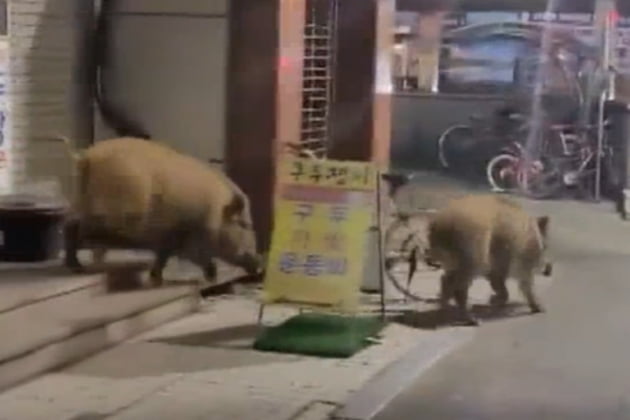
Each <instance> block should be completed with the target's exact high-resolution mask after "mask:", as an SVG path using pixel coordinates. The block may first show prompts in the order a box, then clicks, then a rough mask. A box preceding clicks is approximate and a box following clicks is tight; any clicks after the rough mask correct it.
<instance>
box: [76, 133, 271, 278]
mask: <svg viewBox="0 0 630 420" xmlns="http://www.w3.org/2000/svg"><path fill="white" fill-rule="evenodd" d="M76 160H77V169H78V170H77V177H78V188H77V190H78V191H76V202H75V211H76V214H75V215H74V217H72V218H71V220H70V221H69V223H68V224H67V228H66V265H67V266H69V267H71V268H74V269H81V268H82V265H81V263H80V262H79V260H78V258H77V251H78V249H79V247H80V246H81V243H83V242H85V241H87V242H92V243H95V244H97V245H99V246H102V247H110V246H112V244H115V245H118V246H120V245H122V246H133V247H141V248H148V249H152V250H154V251H155V254H156V259H155V263H154V265H153V267H152V269H151V279H152V281H153V282H154V283H155V284H156V285H159V284H161V283H162V271H163V269H164V267H165V265H166V263H167V261H168V259H169V258H170V257H171V256H179V257H182V258H185V259H188V260H189V261H191V262H193V263H195V264H197V265H199V266H201V267H202V268H203V270H204V272H205V274H206V277H208V278H211V279H213V278H214V277H215V276H216V266H215V264H214V262H213V259H214V258H215V257H218V258H220V259H222V260H224V261H226V262H228V263H230V264H233V265H236V266H239V267H242V268H244V269H245V270H246V271H247V272H248V273H250V274H255V273H257V272H258V271H259V269H260V265H261V259H260V256H259V255H258V254H257V249H256V239H255V232H254V229H253V225H252V217H251V211H250V205H249V200H248V199H247V197H246V196H245V194H244V193H243V192H242V191H241V190H240V189H239V188H238V187H237V186H236V185H235V184H234V183H232V182H231V181H230V180H229V179H228V178H227V177H226V176H224V175H223V174H222V173H221V172H220V171H218V170H216V169H214V168H211V167H210V166H208V165H206V164H205V163H204V162H201V161H199V160H197V159H194V158H192V157H189V156H186V155H183V154H181V153H178V152H176V151H175V150H173V149H171V148H169V147H167V146H165V145H162V144H159V143H156V142H154V141H147V140H144V139H136V138H129V137H124V138H117V139H111V140H105V141H101V142H98V143H96V144H95V145H94V146H92V147H90V148H88V149H86V150H85V151H83V152H82V153H81V154H79V155H77V156H76ZM100 244H102V245H100ZM101 256H102V253H101Z"/></svg>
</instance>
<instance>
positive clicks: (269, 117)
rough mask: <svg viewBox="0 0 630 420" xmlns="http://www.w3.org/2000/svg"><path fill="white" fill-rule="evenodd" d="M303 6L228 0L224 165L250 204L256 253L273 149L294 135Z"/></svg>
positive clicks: (265, 233)
mask: <svg viewBox="0 0 630 420" xmlns="http://www.w3.org/2000/svg"><path fill="white" fill-rule="evenodd" d="M304 3H305V0H233V1H232V2H231V3H230V8H231V10H230V53H229V64H228V73H229V74H228V95H227V97H228V100H227V113H226V125H227V129H226V134H227V143H226V158H227V159H226V164H227V165H226V166H227V171H228V174H229V175H230V177H232V178H233V179H234V181H235V182H236V183H237V184H238V185H240V186H241V188H242V189H243V190H244V192H245V193H246V194H247V195H248V196H249V197H250V200H251V204H252V213H253V218H254V224H255V227H256V230H257V232H258V234H259V235H258V240H259V246H260V248H261V249H263V250H265V249H267V248H268V246H269V240H270V233H271V230H272V215H273V196H274V186H275V182H276V181H275V179H276V176H275V170H276V166H277V165H276V162H277V159H278V156H279V152H280V143H282V142H286V141H289V140H292V141H295V140H296V139H299V136H300V110H301V106H302V104H301V77H302V76H301V75H302V71H301V68H302V54H303V52H302V48H301V42H302V37H303V26H304Z"/></svg>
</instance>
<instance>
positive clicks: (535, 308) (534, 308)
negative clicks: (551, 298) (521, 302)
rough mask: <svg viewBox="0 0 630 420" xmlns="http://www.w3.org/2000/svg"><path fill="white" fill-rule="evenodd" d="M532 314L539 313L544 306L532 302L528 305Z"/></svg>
mask: <svg viewBox="0 0 630 420" xmlns="http://www.w3.org/2000/svg"><path fill="white" fill-rule="evenodd" d="M529 308H530V310H531V311H532V314H541V313H544V312H545V308H543V307H542V306H541V305H540V304H539V303H534V304H531V305H529Z"/></svg>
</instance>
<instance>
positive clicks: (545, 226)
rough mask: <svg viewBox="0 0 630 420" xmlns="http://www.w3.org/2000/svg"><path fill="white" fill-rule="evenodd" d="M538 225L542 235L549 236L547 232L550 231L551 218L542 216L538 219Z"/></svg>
mask: <svg viewBox="0 0 630 420" xmlns="http://www.w3.org/2000/svg"><path fill="white" fill-rule="evenodd" d="M536 224H537V225H538V230H540V234H541V235H543V236H547V231H548V230H549V216H540V217H538V218H537V219H536Z"/></svg>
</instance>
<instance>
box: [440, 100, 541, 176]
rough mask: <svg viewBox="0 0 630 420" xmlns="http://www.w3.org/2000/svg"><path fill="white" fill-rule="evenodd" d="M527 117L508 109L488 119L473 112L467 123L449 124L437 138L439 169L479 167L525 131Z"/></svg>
mask: <svg viewBox="0 0 630 420" xmlns="http://www.w3.org/2000/svg"><path fill="white" fill-rule="evenodd" d="M528 127H529V126H528V120H527V118H526V117H525V116H524V115H523V114H520V113H518V112H515V111H513V110H511V109H509V108H505V109H500V110H499V111H497V112H496V113H495V114H494V115H493V116H491V117H490V118H487V117H481V116H479V115H473V116H471V117H470V123H469V124H456V125H453V126H451V127H449V128H447V129H446V130H444V132H443V133H442V134H441V135H440V137H439V138H438V141H437V149H438V161H439V163H440V165H441V167H442V168H443V169H447V170H452V171H458V170H467V171H471V170H473V171H475V170H477V169H481V170H483V168H485V166H486V163H487V161H488V160H489V159H491V158H492V157H493V156H494V155H495V154H496V153H497V151H498V150H501V148H503V147H504V146H505V145H506V144H509V143H510V142H511V141H514V140H516V139H518V138H520V137H522V136H523V135H525V133H526V132H527V130H528Z"/></svg>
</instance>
